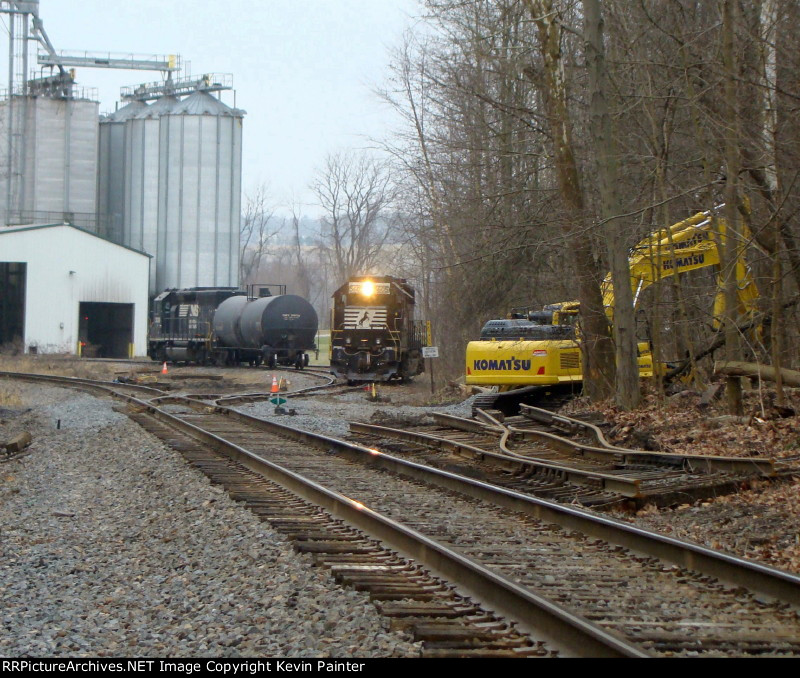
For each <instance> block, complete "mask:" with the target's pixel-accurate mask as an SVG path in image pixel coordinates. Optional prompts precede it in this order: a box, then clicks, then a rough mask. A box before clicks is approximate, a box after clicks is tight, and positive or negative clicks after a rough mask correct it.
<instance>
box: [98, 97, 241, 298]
mask: <svg viewBox="0 0 800 678" xmlns="http://www.w3.org/2000/svg"><path fill="white" fill-rule="evenodd" d="M243 115H244V114H243V111H240V110H238V109H234V108H230V107H229V106H227V105H225V104H224V103H223V102H221V101H220V100H219V99H217V98H215V97H213V96H212V95H210V94H209V93H208V92H205V91H202V90H200V89H198V90H196V91H194V92H193V93H191V94H189V95H188V96H186V97H184V98H183V99H180V98H178V97H176V96H171V95H167V96H163V97H161V98H159V99H157V100H156V101H155V102H154V103H152V104H149V105H148V104H146V103H144V102H143V101H133V102H132V103H130V104H128V105H127V106H125V107H123V108H121V109H119V110H118V111H116V113H114V114H113V115H110V116H107V117H105V118H103V119H101V122H100V142H99V147H100V157H99V165H100V174H99V177H100V178H99V185H98V196H99V197H98V212H99V220H100V224H101V228H104V231H105V232H104V233H103V231H102V230H101V233H103V234H104V235H107V236H108V237H110V238H111V239H113V240H115V241H116V242H119V243H120V244H123V245H126V246H128V247H132V248H134V249H137V250H142V251H144V252H147V253H148V254H150V255H152V256H153V261H152V263H151V270H150V292H151V294H156V293H158V292H160V291H162V290H164V289H168V288H173V287H178V288H184V287H235V286H237V285H238V282H239V279H238V277H239V221H240V207H241V156H242V118H243Z"/></svg>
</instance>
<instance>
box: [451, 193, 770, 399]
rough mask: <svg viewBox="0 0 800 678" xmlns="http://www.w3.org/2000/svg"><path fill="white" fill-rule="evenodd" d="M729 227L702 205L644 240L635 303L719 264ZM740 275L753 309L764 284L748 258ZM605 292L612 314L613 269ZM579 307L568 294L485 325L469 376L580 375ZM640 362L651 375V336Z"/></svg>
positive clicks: (522, 380) (719, 306)
mask: <svg viewBox="0 0 800 678" xmlns="http://www.w3.org/2000/svg"><path fill="white" fill-rule="evenodd" d="M719 209H720V208H719V207H718V208H715V211H717V210H719ZM726 234H727V226H726V223H725V221H724V220H723V219H721V218H719V217H717V218H714V216H713V214H712V212H699V213H697V214H695V215H694V216H692V217H689V218H688V219H685V220H683V221H680V222H678V223H677V224H674V225H672V226H671V227H670V228H669V229H661V230H659V231H656V232H654V233H652V234H650V235H649V236H648V237H647V238H645V239H644V240H642V241H641V242H640V243H639V244H637V245H636V246H635V247H634V248H633V249H632V250H631V252H630V256H629V259H628V264H629V267H630V272H631V289H632V291H633V298H634V306H635V305H636V304H638V302H639V300H640V298H641V294H642V292H643V291H644V290H645V289H646V288H647V287H648V286H650V285H652V284H653V283H654V282H656V281H658V280H663V279H664V278H667V277H669V276H672V275H675V274H678V273H683V272H686V271H692V270H695V269H699V268H705V267H707V266H719V263H720V256H719V247H720V246H724V242H725V237H726ZM742 236H743V237H744V238H745V239H748V240H749V239H750V233H749V232H748V230H747V229H746V227H742ZM718 241H719V242H718ZM717 278H718V280H717V295H716V297H715V299H714V324H715V325H717V326H718V325H719V322H720V319H721V318H722V314H723V312H724V307H725V306H724V290H723V287H722V284H721V280H720V279H719V274H718V276H717ZM736 279H737V286H738V298H739V311H740V312H741V313H748V314H752V313H753V312H754V311H755V310H756V300H757V299H758V290H757V289H756V286H755V283H754V281H753V278H752V276H751V274H750V271H749V269H748V267H747V265H746V263H745V261H744V259H743V258H740V259H739V260H738V261H737V262H736ZM601 291H602V295H603V305H604V306H605V309H606V313H607V315H608V317H609V321H611V320H612V319H613V313H614V289H613V287H612V284H611V274H608V275H607V276H606V278H605V280H603V283H602V285H601ZM579 314H580V304H579V303H578V302H577V301H570V302H562V303H559V304H551V305H548V306H545V307H544V308H543V309H542V310H535V311H534V310H530V309H529V308H521V309H519V308H518V309H512V312H511V313H510V314H509V317H508V318H505V319H502V320H490V321H489V322H487V323H486V324H485V325H484V327H483V329H482V330H481V338H480V340H479V341H471V342H469V344H467V354H466V383H467V384H478V385H482V386H500V387H518V386H534V385H542V386H547V385H555V384H562V383H568V382H579V381H581V380H582V378H583V375H582V374H581V356H580V344H579V339H580V336H579V327H578V324H579V323H578V319H579ZM638 361H639V374H640V376H642V377H651V376H653V374H654V373H655V371H656V367H655V366H654V361H653V356H652V352H651V348H650V344H649V342H641V343H639V357H638Z"/></svg>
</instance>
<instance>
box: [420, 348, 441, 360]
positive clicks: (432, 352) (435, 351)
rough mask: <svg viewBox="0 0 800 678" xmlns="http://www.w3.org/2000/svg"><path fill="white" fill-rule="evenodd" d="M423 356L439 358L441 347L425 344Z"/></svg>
mask: <svg viewBox="0 0 800 678" xmlns="http://www.w3.org/2000/svg"><path fill="white" fill-rule="evenodd" d="M422 357H423V358H438V357H439V347H438V346H423V347H422Z"/></svg>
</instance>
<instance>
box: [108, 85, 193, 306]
mask: <svg viewBox="0 0 800 678" xmlns="http://www.w3.org/2000/svg"><path fill="white" fill-rule="evenodd" d="M178 103H179V102H178V99H177V98H176V97H174V96H165V97H162V98H161V99H158V100H157V101H156V102H155V103H154V104H152V105H150V106H147V107H146V108H143V109H141V110H140V111H139V112H138V113H135V114H134V115H133V116H131V117H129V118H128V119H127V120H125V123H124V127H125V176H124V198H123V243H122V244H124V245H127V246H128V247H132V248H134V249H137V250H140V251H142V252H146V253H147V254H149V255H151V256H152V257H153V261H152V262H151V265H150V293H151V294H154V293H156V292H157V291H160V290H163V289H165V287H164V285H163V284H161V282H160V281H159V277H158V274H157V269H158V267H159V264H160V263H161V262H162V257H163V250H159V244H160V240H159V237H158V223H159V218H158V206H159V191H160V182H159V163H160V159H161V148H160V141H159V139H160V131H159V127H160V125H161V116H162V115H164V114H165V113H167V112H168V111H170V110H171V109H172V108H174V107H175V106H177V105H178Z"/></svg>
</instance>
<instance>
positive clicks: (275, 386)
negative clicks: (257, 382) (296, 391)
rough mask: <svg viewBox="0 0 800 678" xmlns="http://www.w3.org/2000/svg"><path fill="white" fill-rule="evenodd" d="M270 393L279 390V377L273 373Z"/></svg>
mask: <svg viewBox="0 0 800 678" xmlns="http://www.w3.org/2000/svg"><path fill="white" fill-rule="evenodd" d="M269 392H270V393H277V392H278V378H277V377H276V376H275V375H274V374H273V375H272V388H271V389H270V391H269Z"/></svg>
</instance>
